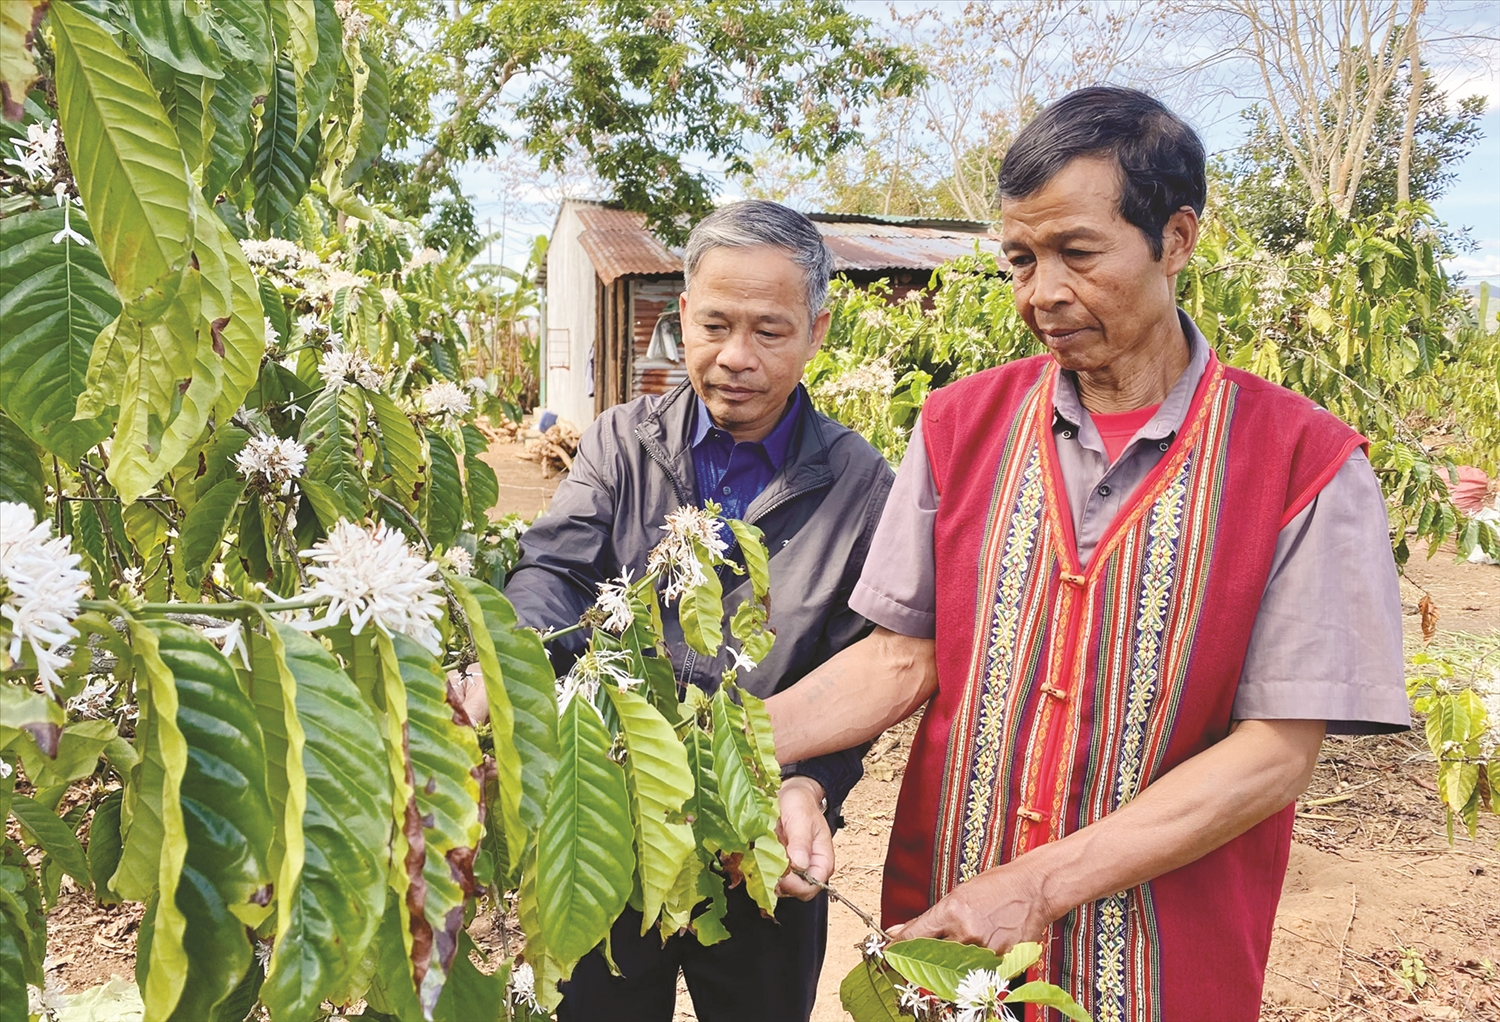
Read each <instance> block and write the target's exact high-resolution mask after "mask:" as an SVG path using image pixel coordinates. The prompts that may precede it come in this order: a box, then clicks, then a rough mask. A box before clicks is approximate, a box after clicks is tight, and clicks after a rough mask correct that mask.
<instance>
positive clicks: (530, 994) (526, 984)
mask: <svg viewBox="0 0 1500 1022" xmlns="http://www.w3.org/2000/svg"><path fill="white" fill-rule="evenodd" d="M510 997H511V1000H513V1001H514V1002H516V1003H517V1004H524V1005H526V1007H528V1008H530V1009H531V1010H532V1011H533V1012H536V1011H540V1010H541V1006H540V1005H538V1004H537V1001H536V973H535V972H534V971H533V970H532V968H531V965H530V964H529V963H527V962H517V963H516V965H515V966H514V967H513V968H512V969H511V970H510Z"/></svg>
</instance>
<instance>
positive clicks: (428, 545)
mask: <svg viewBox="0 0 1500 1022" xmlns="http://www.w3.org/2000/svg"><path fill="white" fill-rule="evenodd" d="M370 493H371V495H373V496H374V497H376V498H378V499H379V500H380V502H381V503H382V504H385V505H386V506H387V507H391V508H394V509H395V510H396V513H397V514H399V515H400V516H401V517H402V518H405V519H406V524H408V525H410V526H411V527H412V528H413V529H415V530H416V532H417V538H418V539H420V540H421V541H422V547H423V548H424V549H425V550H426V551H427V554H428V556H429V557H430V556H432V541H431V540H430V539H428V538H427V533H425V532H423V531H422V524H421V523H420V522H418V521H417V520H416V519H415V518H413V517H412V513H411V512H410V511H408V510H406V508H405V507H403V506H402V505H401V502H400V501H399V500H396V499H395V498H393V497H389V496H387V495H386V494H384V493H381V492H380V491H379V490H371V491H370Z"/></svg>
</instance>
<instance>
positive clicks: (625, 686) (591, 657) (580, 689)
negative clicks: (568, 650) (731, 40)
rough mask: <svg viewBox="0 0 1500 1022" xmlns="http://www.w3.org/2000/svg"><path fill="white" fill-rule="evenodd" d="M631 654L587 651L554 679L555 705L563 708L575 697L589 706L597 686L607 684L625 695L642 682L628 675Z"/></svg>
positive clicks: (618, 650)
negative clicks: (580, 697)
mask: <svg viewBox="0 0 1500 1022" xmlns="http://www.w3.org/2000/svg"><path fill="white" fill-rule="evenodd" d="M631 660H632V657H631V654H630V653H628V652H626V651H625V650H622V649H591V650H589V651H588V652H587V653H585V654H583V656H581V657H579V658H578V659H577V660H576V661H575V662H574V663H573V669H572V670H570V671H569V672H568V673H567V674H565V675H563V676H562V677H561V678H559V679H558V680H557V705H558V707H559V708H562V707H566V706H567V705H568V701H569V700H570V699H572V698H573V697H574V696H575V695H581V696H583V698H585V699H587V700H588V701H589V702H590V703H592V702H593V701H594V697H595V696H596V695H598V694H599V685H600V684H601V683H607V684H610V685H613V686H615V688H617V689H619V690H620V691H621V692H629V691H630V690H631V689H633V688H635V687H636V686H637V685H640V684H642V683H643V681H644V679H642V678H637V677H634V676H633V675H632V674H631V673H630V670H629V668H630V663H631Z"/></svg>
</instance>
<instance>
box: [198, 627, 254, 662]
mask: <svg viewBox="0 0 1500 1022" xmlns="http://www.w3.org/2000/svg"><path fill="white" fill-rule="evenodd" d="M203 637H204V638H205V639H208V640H209V641H211V642H213V643H215V644H216V645H217V646H218V647H219V649H220V650H221V651H222V652H223V654H224V659H226V660H227V659H229V658H230V657H231V656H233V655H234V654H235V653H239V655H240V663H242V664H244V665H245V670H247V671H249V670H252V669H253V668H251V666H250V647H249V646H248V645H247V644H246V642H245V626H244V623H243V622H241V621H240V620H239V618H234V619H232V620H230V621H229V622H227V623H226V624H223V625H220V626H219V627H217V628H205V629H203Z"/></svg>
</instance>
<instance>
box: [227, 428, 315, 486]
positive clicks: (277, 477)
mask: <svg viewBox="0 0 1500 1022" xmlns="http://www.w3.org/2000/svg"><path fill="white" fill-rule="evenodd" d="M306 464H307V448H306V447H303V446H302V445H301V444H299V443H298V442H297V441H295V440H290V439H285V440H284V439H282V438H281V437H277V436H271V435H269V434H261V435H260V436H253V437H251V438H250V439H249V440H248V441H246V443H245V446H244V447H241V448H240V451H239V453H238V454H236V455H235V456H234V467H235V468H237V469H239V472H240V475H242V476H244V477H245V478H246V479H249V480H252V481H256V480H258V481H261V482H264V483H266V484H267V485H269V486H272V487H280V489H281V492H282V493H287V492H289V491H290V489H291V485H292V482H291V481H292V480H293V479H296V478H297V477H298V476H300V475H301V474H302V469H303V466H305V465H306Z"/></svg>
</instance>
